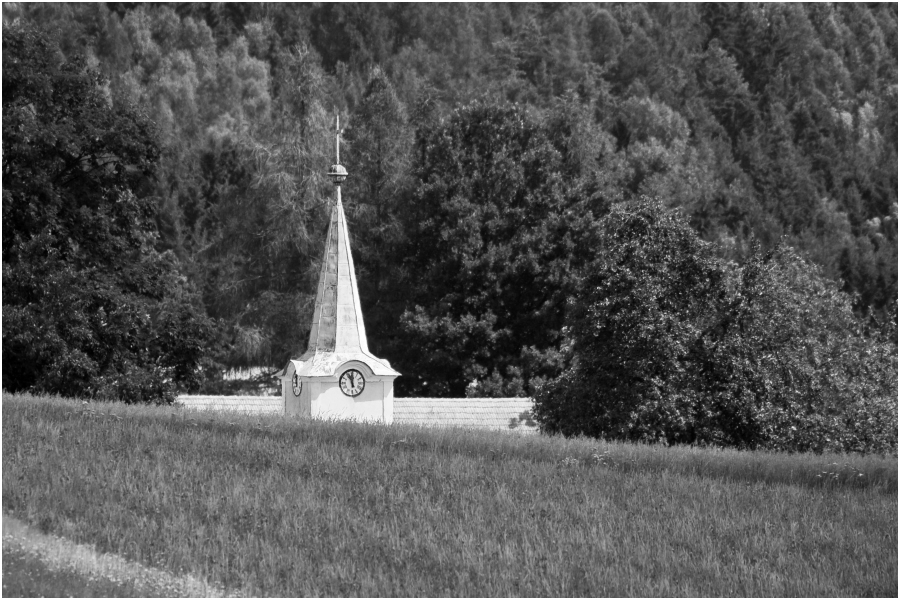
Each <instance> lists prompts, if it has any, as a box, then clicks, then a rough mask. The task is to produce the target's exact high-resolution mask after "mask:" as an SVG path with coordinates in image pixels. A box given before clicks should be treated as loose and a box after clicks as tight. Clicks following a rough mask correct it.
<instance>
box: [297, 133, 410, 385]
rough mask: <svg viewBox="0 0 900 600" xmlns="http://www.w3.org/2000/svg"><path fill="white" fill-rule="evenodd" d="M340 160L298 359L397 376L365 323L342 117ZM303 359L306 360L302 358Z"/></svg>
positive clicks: (324, 369)
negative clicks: (376, 350) (377, 352)
mask: <svg viewBox="0 0 900 600" xmlns="http://www.w3.org/2000/svg"><path fill="white" fill-rule="evenodd" d="M335 155H336V156H335V158H336V159H337V161H336V164H334V165H332V166H331V169H329V171H328V175H329V177H331V178H332V179H333V181H334V183H335V202H334V207H333V208H332V210H331V224H330V225H329V227H328V237H327V239H326V242H325V255H324V257H323V259H322V270H321V272H320V275H319V287H318V289H317V290H316V305H315V309H314V311H313V318H312V323H311V324H310V332H309V345H308V346H307V349H306V352H305V353H304V354H303V356H301V357H300V359H299V360H297V361H294V363H295V366H296V368H297V372H298V373H299V374H300V375H301V376H331V375H334V373H335V371H336V370H337V368H338V367H340V366H341V365H342V364H344V363H345V362H349V361H352V360H358V361H360V362H362V363H364V364H366V365H367V366H368V367H369V368H370V369H372V373H373V374H374V375H386V376H395V377H396V376H398V375H400V374H399V373H398V372H396V371H394V370H393V369H392V368H391V367H390V364H389V363H388V362H387V361H386V360H383V359H379V358H376V357H375V356H374V355H373V354H372V353H371V352H369V346H368V342H367V340H366V328H365V325H364V323H363V317H362V307H361V306H360V303H359V291H358V290H357V287H356V273H355V271H354V269H353V255H352V253H351V252H350V236H349V235H348V232H347V219H346V217H345V216H344V207H343V205H342V204H341V183H342V182H343V181H344V179H346V177H347V171H346V169H344V167H342V166H341V164H340V121H338V122H337V132H336V136H335ZM301 363H302V364H301Z"/></svg>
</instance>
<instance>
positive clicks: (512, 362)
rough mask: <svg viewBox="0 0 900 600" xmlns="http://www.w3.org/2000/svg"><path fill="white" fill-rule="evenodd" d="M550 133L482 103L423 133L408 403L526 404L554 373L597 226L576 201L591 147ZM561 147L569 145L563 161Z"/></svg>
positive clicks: (413, 238) (414, 201) (407, 212)
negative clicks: (589, 228) (567, 313)
mask: <svg viewBox="0 0 900 600" xmlns="http://www.w3.org/2000/svg"><path fill="white" fill-rule="evenodd" d="M562 125H563V124H562V123H561V122H560V126H562ZM565 125H566V126H567V127H570V126H571V123H568V124H565ZM548 129H549V127H548V126H547V125H546V124H545V123H544V122H543V120H542V119H541V118H540V117H539V116H538V115H536V114H534V113H531V112H529V111H526V110H523V109H522V108H520V107H517V106H514V105H506V106H491V105H485V104H479V103H475V104H472V105H469V106H466V107H464V108H461V109H459V110H457V111H455V112H454V113H453V114H452V115H451V116H450V118H449V119H448V120H446V121H445V122H444V123H443V124H442V125H440V126H438V127H436V128H434V129H429V130H426V131H421V132H420V137H419V139H418V141H417V150H416V156H415V160H416V161H417V164H416V165H415V169H416V175H417V177H418V178H419V180H420V181H421V184H420V186H419V187H418V188H417V189H416V191H415V193H414V194H413V195H412V196H411V198H410V200H409V205H408V206H406V207H405V208H404V209H403V211H402V213H401V219H402V222H403V230H404V231H406V232H407V236H408V241H407V242H406V244H405V246H404V247H403V248H402V249H401V252H402V254H403V255H404V256H405V259H404V260H403V263H402V275H403V279H400V280H398V281H396V283H395V285H397V286H400V287H401V288H402V289H403V291H404V293H405V294H407V298H408V299H407V306H409V310H408V312H406V313H405V314H404V315H403V317H402V328H403V335H402V336H401V338H402V339H400V340H398V343H399V344H400V345H399V347H398V348H397V353H398V355H399V356H402V360H399V362H398V365H399V366H398V368H400V370H401V372H406V373H410V375H409V376H407V377H406V378H405V379H406V381H403V382H402V383H401V382H399V380H398V385H403V386H405V387H404V388H403V390H402V392H403V393H408V394H419V393H427V394H434V395H441V396H453V395H462V394H465V393H467V392H468V393H470V394H484V395H491V396H500V395H511V396H515V395H524V394H526V393H528V392H529V391H530V389H531V388H530V384H531V383H532V380H534V379H535V378H539V377H545V376H547V375H549V374H551V373H553V372H554V368H555V367H554V366H553V365H554V360H553V358H552V356H549V355H548V352H549V353H550V354H551V355H552V354H553V352H554V350H553V349H555V348H556V347H557V345H558V343H559V330H560V327H561V325H562V318H563V310H564V308H565V296H566V294H565V290H566V289H567V286H568V282H569V274H570V272H571V271H570V270H571V269H572V267H573V264H574V265H575V266H577V264H578V261H579V260H580V255H579V253H578V252H577V251H576V248H579V247H580V243H581V242H583V239H581V237H580V236H582V235H583V232H584V231H585V229H586V225H585V223H589V222H590V221H591V219H592V213H591V212H590V210H589V209H588V210H585V209H584V207H582V206H579V205H578V202H579V201H581V200H582V198H581V197H580V196H579V195H575V194H572V195H570V194H569V192H570V191H571V190H572V189H575V188H576V186H577V184H578V183H579V181H580V180H579V179H578V177H577V173H578V171H579V169H581V168H582V165H580V163H579V160H578V157H577V154H578V153H579V152H580V151H581V150H584V149H587V148H590V147H591V146H590V143H589V142H588V141H584V143H583V144H579V143H576V141H577V140H576V139H575V138H574V137H573V138H572V139H569V138H565V139H559V140H554V139H553V138H552V137H551V135H550V134H549V133H548ZM570 131H571V130H570ZM559 137H560V138H564V137H565V136H562V135H560V136H559ZM554 141H557V143H558V144H559V145H560V146H563V145H565V144H564V143H563V142H564V141H570V142H571V143H570V144H569V145H568V147H567V148H566V149H564V151H561V149H560V148H559V147H557V145H555V144H554ZM584 159H585V160H592V157H590V156H589V155H588V157H584ZM564 170H570V172H571V173H572V177H564V176H563V175H562V172H563V171H564ZM588 198H590V195H589V196H588ZM585 206H588V207H589V202H585ZM579 208H580V210H579ZM582 249H583V247H582ZM398 389H399V388H398Z"/></svg>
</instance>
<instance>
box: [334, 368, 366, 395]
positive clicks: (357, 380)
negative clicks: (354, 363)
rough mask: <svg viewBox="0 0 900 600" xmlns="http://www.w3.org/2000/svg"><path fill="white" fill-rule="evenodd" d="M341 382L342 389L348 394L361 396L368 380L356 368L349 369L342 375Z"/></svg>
mask: <svg viewBox="0 0 900 600" xmlns="http://www.w3.org/2000/svg"><path fill="white" fill-rule="evenodd" d="M339 384H340V386H341V391H342V392H344V394H346V395H347V396H359V395H360V394H362V391H363V389H365V387H366V380H365V378H364V377H363V374H362V373H360V372H359V371H357V370H356V369H347V370H346V371H344V373H343V375H341V379H340V382H339Z"/></svg>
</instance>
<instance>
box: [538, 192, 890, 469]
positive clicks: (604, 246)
mask: <svg viewBox="0 0 900 600" xmlns="http://www.w3.org/2000/svg"><path fill="white" fill-rule="evenodd" d="M600 240H601V244H600V255H599V257H598V259H597V260H596V261H595V262H594V263H592V264H591V265H589V266H588V267H587V268H586V270H585V275H584V277H583V279H582V281H581V282H580V285H579V293H578V294H577V295H576V296H575V297H574V298H573V300H572V302H571V303H570V308H569V313H568V315H567V320H566V348H565V349H566V353H567V358H568V360H569V361H570V366H569V367H568V368H567V369H566V370H565V372H563V373H562V375H560V376H559V377H558V378H556V379H554V380H552V381H550V382H548V383H547V384H546V385H545V386H543V387H542V388H541V389H540V390H539V392H538V393H537V395H536V400H535V403H536V408H535V413H536V417H537V419H538V421H539V422H540V423H541V424H542V426H543V427H544V429H545V430H546V431H549V432H559V433H563V434H565V435H578V434H583V435H589V436H594V437H608V438H615V439H628V440H646V441H660V440H661V441H665V442H668V443H706V444H715V445H722V446H732V447H738V448H771V449H779V450H800V451H805V450H814V451H823V450H831V451H861V452H873V451H874V452H889V451H894V450H895V449H896V443H897V437H896V436H897V410H896V403H895V402H894V398H895V397H896V394H897V370H896V364H897V359H896V352H897V349H896V348H897V347H896V341H895V340H891V339H890V331H888V330H885V329H884V328H882V329H880V330H874V331H873V330H871V328H867V327H865V326H864V325H865V324H864V322H863V321H862V320H860V319H859V318H858V317H856V316H855V315H854V314H853V311H852V310H851V301H850V298H849V297H848V296H847V295H846V294H844V293H843V292H841V291H840V289H839V288H838V286H837V285H836V284H834V283H833V282H830V281H828V280H827V279H825V278H824V277H822V275H821V272H820V271H819V270H817V269H816V268H814V267H812V266H811V265H810V264H809V263H807V262H805V261H804V260H803V259H801V258H800V257H798V256H797V255H796V254H795V253H794V252H792V251H791V250H790V249H788V248H786V247H780V248H778V249H777V250H776V251H772V252H762V251H759V250H757V251H756V252H755V253H754V254H753V255H752V257H751V258H750V259H749V260H748V261H747V262H746V264H744V265H743V266H742V267H737V266H736V265H734V263H730V262H724V261H722V260H721V259H718V258H717V257H716V256H715V253H714V251H713V249H712V247H711V245H710V244H708V243H705V242H702V241H701V240H699V239H698V237H697V235H696V233H695V232H694V231H693V230H692V229H691V228H690V227H689V226H688V224H687V222H686V221H685V220H684V218H682V217H680V216H678V215H677V213H675V212H673V211H667V210H665V209H664V208H663V207H662V206H661V204H660V203H659V202H657V201H650V200H640V201H636V202H628V203H623V204H620V205H617V206H616V207H614V208H613V210H612V212H611V213H610V214H609V215H608V216H607V217H605V218H604V219H603V220H602V222H601V236H600Z"/></svg>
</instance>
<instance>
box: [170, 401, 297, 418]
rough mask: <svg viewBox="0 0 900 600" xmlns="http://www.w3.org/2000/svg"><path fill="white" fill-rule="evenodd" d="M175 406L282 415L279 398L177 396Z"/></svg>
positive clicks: (189, 408)
mask: <svg viewBox="0 0 900 600" xmlns="http://www.w3.org/2000/svg"><path fill="white" fill-rule="evenodd" d="M175 404H176V405H178V406H183V407H184V408H186V409H188V410H217V411H223V412H237V413H242V414H247V415H261V414H284V403H283V402H282V401H281V396H178V397H177V398H176V399H175Z"/></svg>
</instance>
